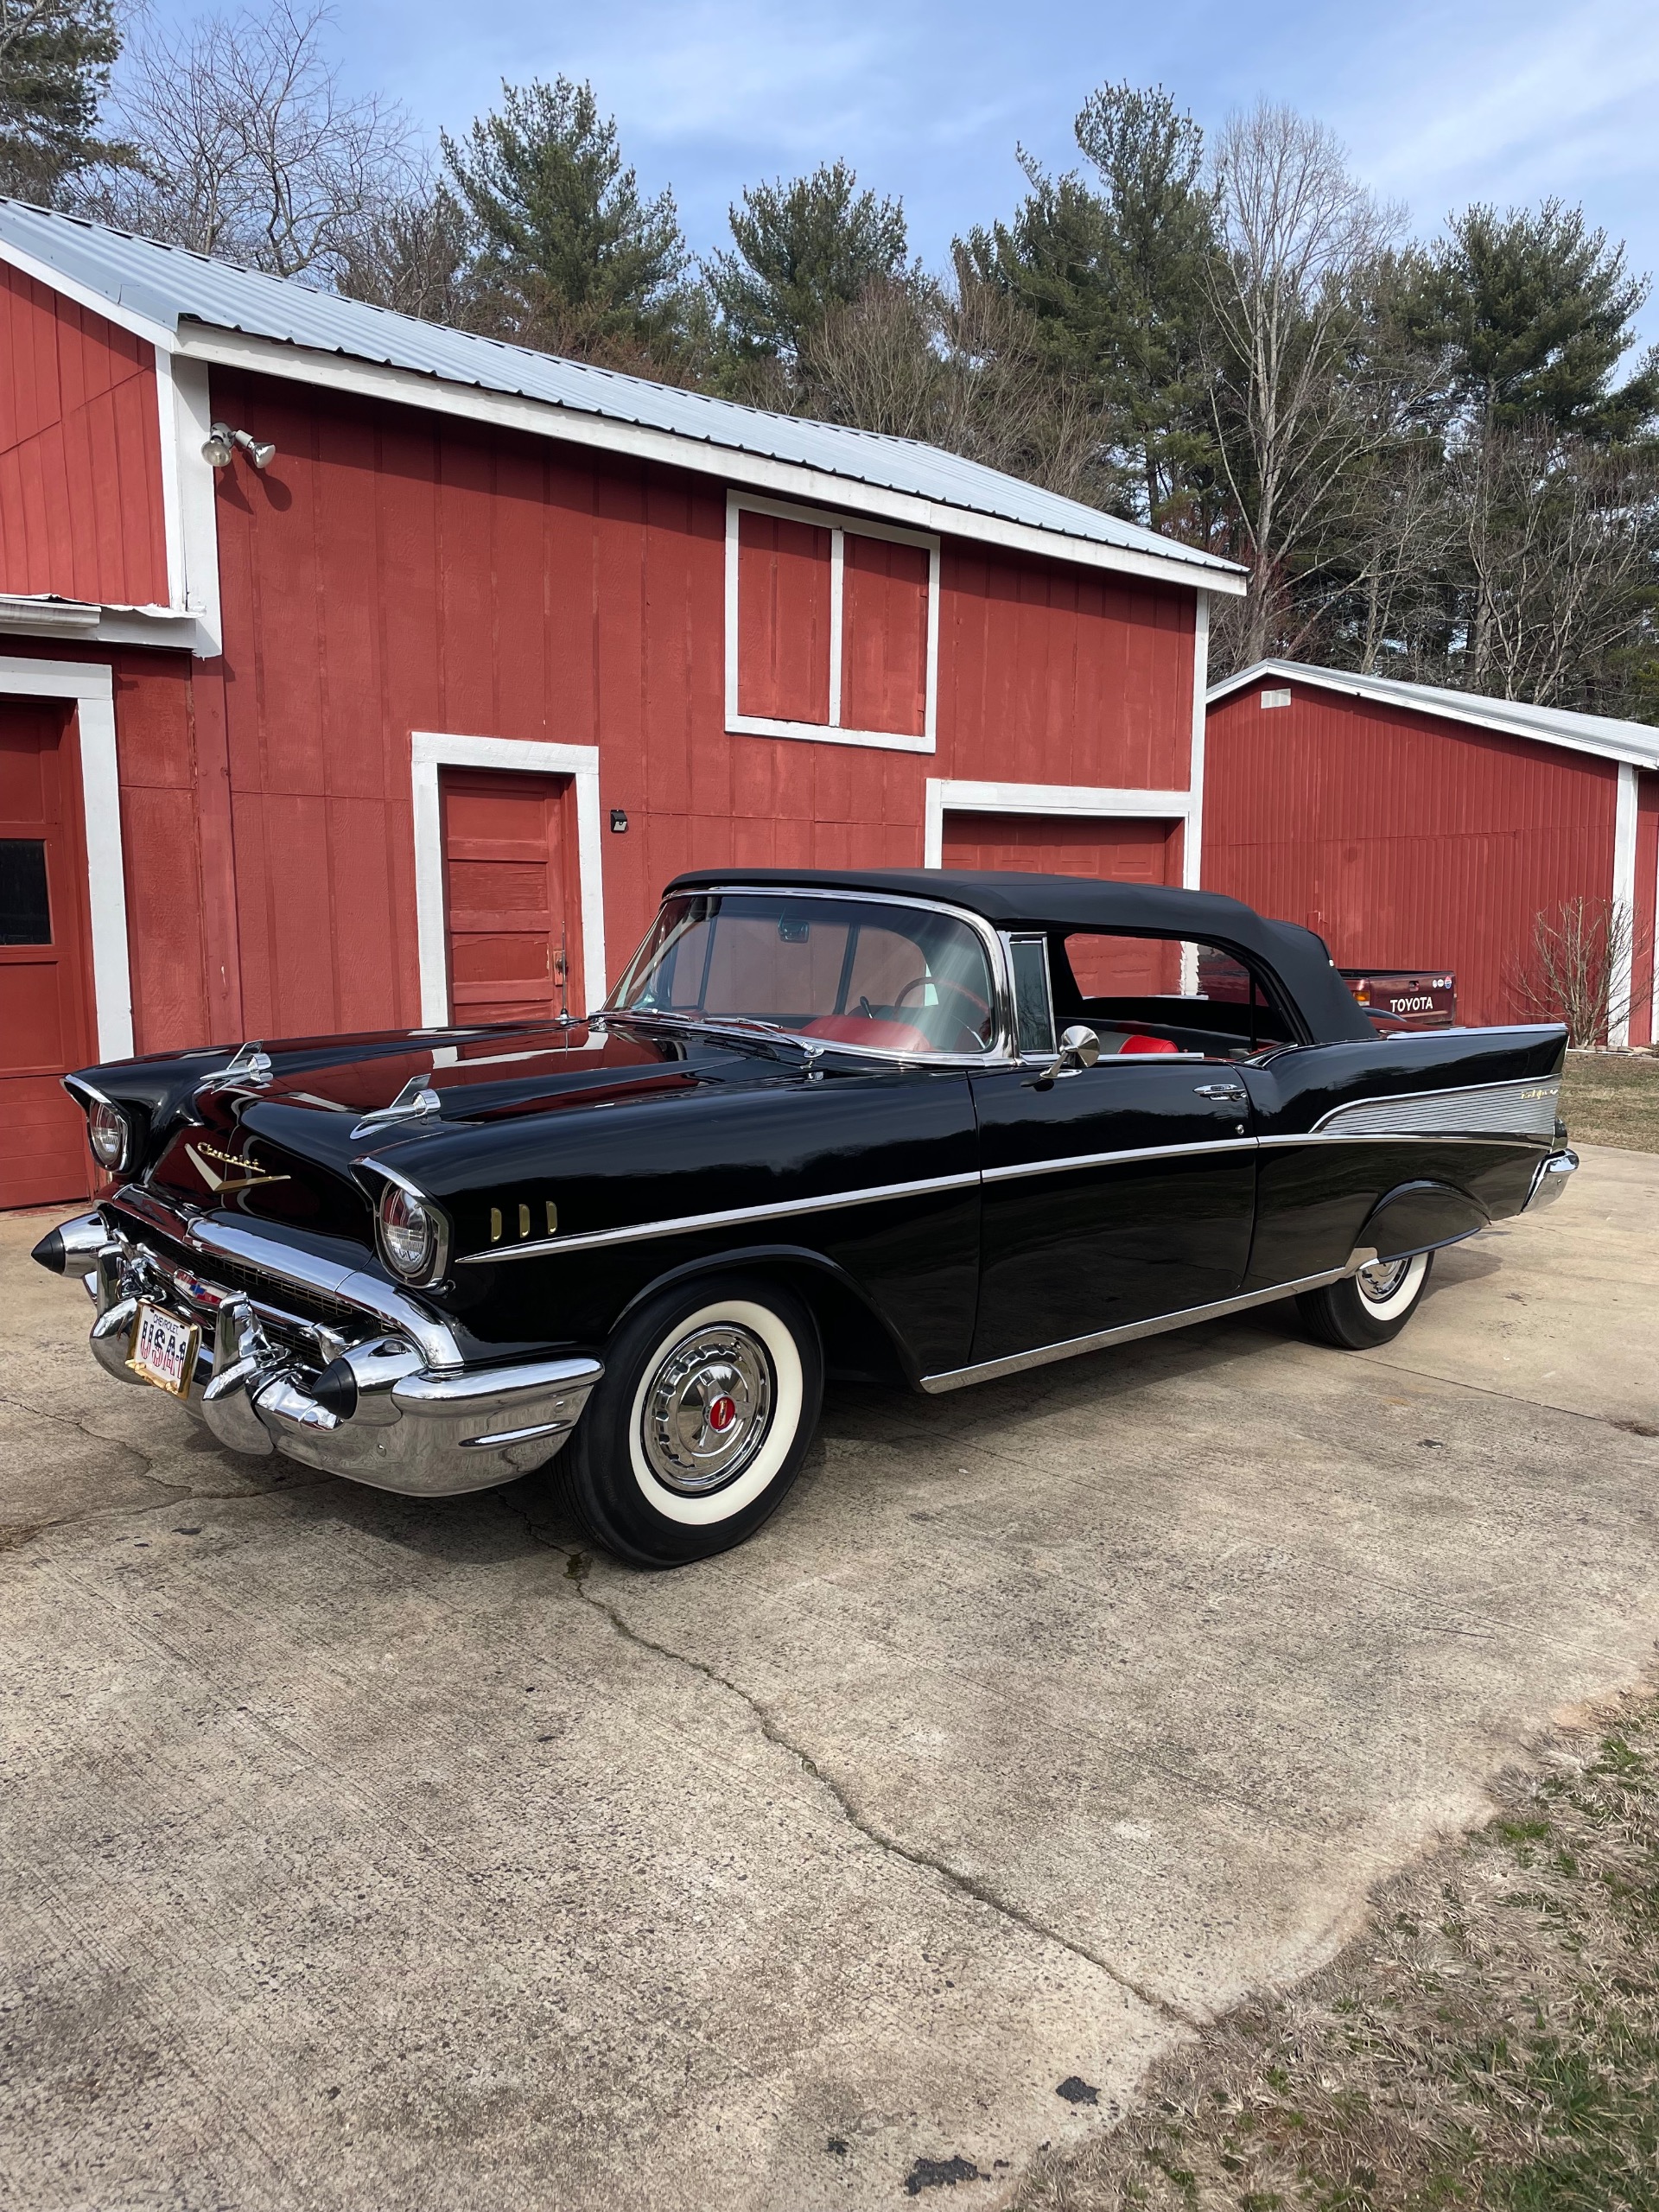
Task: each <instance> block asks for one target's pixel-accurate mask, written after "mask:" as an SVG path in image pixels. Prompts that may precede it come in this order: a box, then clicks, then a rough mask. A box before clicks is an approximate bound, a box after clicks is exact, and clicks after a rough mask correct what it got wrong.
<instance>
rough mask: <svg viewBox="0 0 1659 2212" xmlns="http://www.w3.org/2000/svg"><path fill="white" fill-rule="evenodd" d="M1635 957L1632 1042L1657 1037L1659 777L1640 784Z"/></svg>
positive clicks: (1640, 779) (1642, 1042)
mask: <svg viewBox="0 0 1659 2212" xmlns="http://www.w3.org/2000/svg"><path fill="white" fill-rule="evenodd" d="M1635 909H1636V911H1635V916H1634V919H1635V924H1636V933H1635V957H1634V959H1633V960H1632V962H1631V963H1630V966H1631V974H1630V1042H1631V1044H1632V1045H1650V1044H1652V1043H1653V1041H1654V1037H1655V1022H1654V987H1655V983H1656V980H1659V944H1656V938H1659V776H1645V775H1644V776H1638V777H1637V784H1636V900H1635Z"/></svg>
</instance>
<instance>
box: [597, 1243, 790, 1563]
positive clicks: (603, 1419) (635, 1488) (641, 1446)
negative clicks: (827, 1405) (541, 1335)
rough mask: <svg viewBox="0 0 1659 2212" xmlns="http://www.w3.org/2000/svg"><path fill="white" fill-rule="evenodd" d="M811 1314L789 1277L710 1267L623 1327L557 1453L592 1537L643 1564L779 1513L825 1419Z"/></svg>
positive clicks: (691, 1556) (699, 1548) (680, 1556)
mask: <svg viewBox="0 0 1659 2212" xmlns="http://www.w3.org/2000/svg"><path fill="white" fill-rule="evenodd" d="M822 1395H823V1355H822V1352H821V1351H820V1349H819V1344H818V1333H817V1326H816V1324H815V1323H814V1321H813V1318H812V1315H811V1313H810V1310H809V1309H808V1307H807V1306H805V1304H804V1301H803V1300H800V1299H799V1298H798V1297H797V1296H796V1295H795V1294H794V1293H793V1292H792V1291H791V1290H788V1289H786V1288H785V1287H783V1286H782V1285H780V1284H776V1283H772V1282H768V1281H763V1280H760V1279H748V1278H742V1277H738V1276H727V1277H720V1278H709V1277H704V1278H702V1280H701V1281H693V1282H690V1283H688V1284H685V1285H683V1286H682V1287H680V1288H679V1289H678V1290H675V1291H669V1292H666V1293H664V1294H663V1295H661V1296H660V1297H658V1298H656V1299H653V1300H651V1301H650V1302H649V1304H647V1305H646V1306H643V1307H642V1308H640V1309H639V1311H637V1312H636V1313H634V1314H633V1315H632V1317H631V1318H630V1319H628V1320H627V1321H626V1322H625V1323H624V1324H623V1325H622V1326H621V1328H620V1329H619V1330H618V1332H617V1333H616V1336H615V1338H613V1340H612V1343H611V1344H609V1345H608V1346H607V1348H606V1352H605V1379H604V1381H603V1383H601V1385H600V1387H599V1389H597V1390H595V1391H594V1395H593V1397H592V1398H591V1399H590V1400H589V1401H588V1408H587V1410H586V1412H585V1413H584V1414H583V1415H582V1421H581V1424H580V1426H579V1427H578V1428H577V1430H576V1433H575V1436H574V1437H573V1438H572V1439H571V1441H570V1443H569V1446H567V1447H566V1449H565V1451H564V1452H563V1453H562V1454H561V1456H560V1457H559V1459H556V1461H555V1462H554V1467H553V1472H554V1477H555V1481H556V1484H557V1486H558V1487H559V1488H560V1489H561V1490H562V1491H563V1495H564V1498H565V1501H566V1503H568V1504H569V1506H570V1507H572V1508H573V1509H574V1510H575V1513H576V1515H577V1516H578V1517H579V1518H580V1519H581V1521H582V1523H583V1524H584V1526H585V1527H586V1528H587V1529H588V1532H589V1533H590V1534H591V1535H593V1536H594V1539H595V1541H598V1542H599V1543H601V1544H603V1545H604V1546H605V1547H606V1548H607V1550H610V1551H613V1552H616V1553H617V1554H620V1556H621V1557H622V1558H625V1559H627V1560H632V1561H633V1562H634V1563H635V1564H636V1565H638V1566H641V1567H675V1566H680V1565H683V1564H684V1563H686V1562H687V1561H689V1560H696V1559H706V1558H708V1557H709V1556H710V1555H711V1554H714V1553H715V1552H721V1551H725V1550H727V1549H728V1548H729V1547H730V1546H732V1545H733V1544H737V1543H741V1542H742V1541H743V1540H744V1538H745V1537H746V1536H748V1535H752V1534H753V1531H754V1530H755V1529H758V1528H759V1527H760V1523H761V1522H763V1521H764V1520H766V1517H767V1516H768V1515H769V1514H771V1513H772V1512H773V1511H774V1510H776V1508H777V1507H778V1505H779V1503H780V1502H781V1501H782V1499H783V1497H785V1494H786V1492H787V1491H788V1490H789V1488H790V1485H791V1484H792V1483H793V1481H794V1479H795V1478H796V1476H797V1474H798V1472H799V1471H800V1465H801V1461H802V1459H804V1455H805V1452H806V1447H807V1446H808V1445H809V1444H810V1441H811V1438H812V1434H813V1432H814V1430H815V1429H816V1427H817V1418H818V1407H819V1402H820V1400H821V1397H822Z"/></svg>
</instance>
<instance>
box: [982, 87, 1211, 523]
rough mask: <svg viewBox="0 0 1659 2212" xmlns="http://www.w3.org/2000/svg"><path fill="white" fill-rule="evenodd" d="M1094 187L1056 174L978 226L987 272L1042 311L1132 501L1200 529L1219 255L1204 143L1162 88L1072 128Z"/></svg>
mask: <svg viewBox="0 0 1659 2212" xmlns="http://www.w3.org/2000/svg"><path fill="white" fill-rule="evenodd" d="M1074 130H1075V135H1076V137H1077V145H1078V148H1079V149H1080V151H1081V152H1082V153H1083V154H1084V156H1085V157H1086V158H1087V159H1088V161H1089V162H1090V165H1091V166H1092V168H1094V170H1095V173H1096V178H1097V180H1098V185H1097V187H1094V186H1090V185H1089V184H1087V183H1085V182H1084V180H1083V179H1082V178H1081V177H1080V176H1078V175H1077V174H1076V173H1075V172H1069V173H1067V174H1066V175H1062V176H1058V177H1050V176H1048V175H1046V174H1045V173H1044V172H1043V170H1042V169H1041V168H1039V166H1038V164H1037V163H1036V162H1034V161H1033V159H1032V158H1031V157H1030V156H1028V155H1026V154H1024V153H1023V152H1022V153H1021V155H1020V164H1021V167H1022V168H1024V170H1025V173H1026V177H1027V182H1028V184H1029V187H1030V190H1029V192H1028V194H1027V198H1026V200H1025V201H1024V203H1023V205H1022V206H1021V207H1020V209H1019V211H1018V213H1016V215H1015V216H1014V220H1013V222H1012V223H1011V224H1002V223H998V224H995V225H994V226H992V227H991V228H990V229H989V230H982V229H977V230H975V231H973V232H969V236H968V238H967V239H966V240H965V241H964V246H965V251H966V253H967V255H968V257H969V260H970V262H971V264H972V265H973V267H974V268H975V270H976V271H977V272H978V274H979V275H980V276H981V277H982V278H983V279H984V280H986V281H988V282H989V283H994V284H995V285H997V286H998V287H999V288H1000V289H1002V290H1004V291H1006V292H1007V294H1008V295H1009V296H1011V297H1012V298H1013V299H1014V300H1015V301H1016V302H1018V303H1019V304H1020V306H1021V307H1022V308H1025V309H1026V311H1027V313H1028V314H1030V315H1033V316H1034V317H1035V319H1036V320H1037V321H1038V323H1039V326H1040V327H1041V328H1042V330H1043V332H1044V334H1045V337H1046V343H1047V347H1048V351H1049V354H1050V358H1051V359H1052V365H1053V366H1054V368H1055V369H1056V370H1057V371H1058V372H1059V373H1061V374H1062V375H1064V376H1065V377H1066V378H1069V379H1071V380H1074V381H1076V382H1077V383H1078V384H1079V385H1081V386H1082V388H1083V389H1084V390H1085V391H1088V392H1089V393H1090V395H1091V397H1092V398H1093V400H1094V402H1095V404H1096V406H1097V407H1098V408H1099V409H1100V410H1101V412H1102V414H1103V417H1104V418H1105V421H1104V428H1105V429H1106V434H1107V437H1108V441H1109V443H1111V444H1112V445H1113V446H1114V447H1116V448H1117V450H1118V454H1119V458H1120V463H1121V467H1122V480H1123V483H1124V490H1125V494H1126V498H1127V503H1128V505H1130V506H1131V507H1132V508H1133V509H1135V511H1137V512H1139V513H1141V515H1142V517H1143V518H1146V519H1147V520H1150V521H1153V522H1156V523H1161V524H1172V523H1173V524H1181V523H1183V522H1187V523H1190V521H1191V510H1192V506H1193V504H1194V501H1195V499H1198V498H1201V497H1202V496H1203V492H1204V488H1205V487H1206V486H1208V485H1209V484H1210V483H1211V481H1212V480H1213V476H1214V468H1215V459H1216V454H1215V444H1214V436H1213V430H1212V427H1211V423H1210V421H1209V410H1208V407H1207V403H1206V397H1205V392H1206V385H1207V377H1206V372H1205V363H1204V332H1205V319H1206V315H1207V299H1208V286H1207V272H1208V271H1209V269H1210V267H1211V263H1212V261H1213V259H1214V257H1215V255H1216V253H1217V232H1216V207H1215V197H1214V194H1213V192H1212V191H1211V188H1209V186H1208V184H1207V183H1206V181H1205V175H1204V139H1203V134H1202V132H1201V131H1200V130H1199V129H1198V124H1196V123H1194V122H1193V120H1192V118H1191V117H1190V116H1186V115H1183V114H1181V113H1180V112H1179V110H1178V109H1177V108H1176V106H1175V104H1174V102H1173V100H1172V99H1170V98H1169V97H1168V95H1167V94H1166V92H1163V91H1162V89H1161V88H1155V89H1154V90H1152V91H1138V90H1136V89H1135V87H1133V86H1128V85H1107V86H1102V87H1101V89H1100V90H1099V91H1098V92H1096V93H1094V94H1093V95H1092V96H1091V97H1090V99H1089V100H1088V101H1087V103H1086V104H1085V105H1084V108H1083V110H1082V111H1081V113H1080V114H1079V115H1078V116H1077V120H1076V124H1075V125H1074Z"/></svg>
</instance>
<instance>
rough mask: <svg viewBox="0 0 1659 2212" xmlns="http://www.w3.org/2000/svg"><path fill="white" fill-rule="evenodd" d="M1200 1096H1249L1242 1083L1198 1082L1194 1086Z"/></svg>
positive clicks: (1231, 1097) (1238, 1097)
mask: <svg viewBox="0 0 1659 2212" xmlns="http://www.w3.org/2000/svg"><path fill="white" fill-rule="evenodd" d="M1195 1087H1196V1089H1197V1091H1198V1096H1199V1097H1200V1098H1230V1099H1234V1100H1238V1099H1244V1098H1248V1097H1249V1095H1250V1094H1249V1091H1248V1090H1245V1088H1244V1086H1243V1084H1242V1083H1200V1084H1197V1085H1196V1086H1195Z"/></svg>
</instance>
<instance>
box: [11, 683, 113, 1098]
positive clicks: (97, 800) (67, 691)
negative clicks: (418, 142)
mask: <svg viewBox="0 0 1659 2212" xmlns="http://www.w3.org/2000/svg"><path fill="white" fill-rule="evenodd" d="M0 698H11V699H56V700H60V701H62V702H63V703H64V704H65V705H67V706H72V707H73V709H74V710H75V728H76V732H77V734H78V736H79V743H80V801H81V809H82V815H83V821H84V824H85V831H86V916H87V920H88V922H89V924H90V925H91V931H92V1013H93V1026H94V1027H95V1028H96V1030H97V1032H98V1057H99V1059H100V1060H124V1059H128V1058H130V1057H131V1054H132V1048H133V1047H132V964H131V960H130V952H129V947H128V944H127V876H126V860H125V855H124V849H123V846H122V842H121V778H120V771H119V769H118V765H117V761H116V751H115V681H114V677H113V676H112V675H111V671H110V667H109V664H108V663H107V662H105V661H73V660H13V659H10V658H0Z"/></svg>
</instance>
